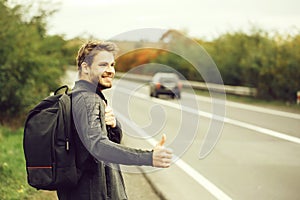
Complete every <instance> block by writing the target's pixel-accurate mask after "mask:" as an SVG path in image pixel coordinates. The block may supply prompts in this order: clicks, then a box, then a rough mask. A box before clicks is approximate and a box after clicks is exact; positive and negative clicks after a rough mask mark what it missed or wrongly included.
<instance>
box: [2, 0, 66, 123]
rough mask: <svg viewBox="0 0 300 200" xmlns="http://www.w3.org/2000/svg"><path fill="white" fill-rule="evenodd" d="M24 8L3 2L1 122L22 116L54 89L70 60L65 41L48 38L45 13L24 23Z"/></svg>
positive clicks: (58, 37) (58, 38)
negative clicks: (67, 55)
mask: <svg viewBox="0 0 300 200" xmlns="http://www.w3.org/2000/svg"><path fill="white" fill-rule="evenodd" d="M24 9H25V8H24V7H22V6H20V5H16V6H15V7H13V8H11V7H9V6H8V5H7V4H6V1H4V0H0V26H1V29H0V43H1V46H0V54H1V58H0V70H1V74H0V88H1V97H0V109H1V114H0V122H1V121H2V122H3V120H4V119H12V118H15V117H16V116H19V115H21V114H22V113H24V111H26V110H27V109H28V107H29V106H32V105H33V104H35V103H37V101H39V100H40V99H42V98H43V97H45V96H46V95H48V94H49V93H50V91H52V90H54V89H55V88H56V87H57V86H58V83H59V78H60V76H61V75H62V74H63V71H64V67H63V66H64V65H66V64H67V60H66V59H65V55H64V53H65V52H64V51H65V48H64V45H65V41H64V39H63V38H62V37H60V36H47V35H46V28H45V22H44V21H45V18H46V17H47V16H48V15H49V14H50V13H51V12H48V11H47V12H46V11H43V10H41V11H40V12H38V13H37V15H36V16H33V17H31V18H30V19H27V20H24V18H25V17H24V16H23V15H22V12H24Z"/></svg>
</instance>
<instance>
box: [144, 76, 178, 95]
mask: <svg viewBox="0 0 300 200" xmlns="http://www.w3.org/2000/svg"><path fill="white" fill-rule="evenodd" d="M181 88H182V84H181V82H180V80H179V78H178V76H177V74H174V73H162V72H158V73H156V74H155V75H154V76H153V78H152V80H151V82H150V96H151V97H157V98H158V97H159V95H161V94H164V95H169V96H171V97H172V98H173V99H174V98H175V97H176V98H178V99H180V98H181Z"/></svg>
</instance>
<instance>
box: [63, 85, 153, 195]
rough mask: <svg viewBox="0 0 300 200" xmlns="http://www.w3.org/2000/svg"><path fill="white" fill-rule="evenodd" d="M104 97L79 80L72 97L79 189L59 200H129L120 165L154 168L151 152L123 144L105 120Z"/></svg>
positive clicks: (119, 133) (95, 89)
mask: <svg viewBox="0 0 300 200" xmlns="http://www.w3.org/2000/svg"><path fill="white" fill-rule="evenodd" d="M105 101H106V100H105V98H104V96H103V94H102V93H101V91H100V90H99V88H97V87H95V86H94V85H93V84H91V83H89V82H87V81H83V80H80V81H77V82H76V83H75V87H74V89H73V95H72V111H73V120H74V124H75V128H76V130H77V133H78V135H77V137H75V143H76V164H77V167H78V170H79V172H80V179H79V183H78V185H77V187H75V188H73V189H71V190H64V191H63V190H61V191H58V197H59V199H60V200H102V199H113V200H118V199H127V196H126V191H125V186H124V181H123V178H122V174H121V171H120V170H119V169H120V168H119V165H118V164H124V165H148V166H151V165H152V151H145V150H138V149H133V148H129V147H125V146H123V145H120V142H121V139H122V130H121V126H120V123H119V122H118V121H117V126H116V127H115V128H111V127H107V126H106V124H105V121H104V114H105V113H104V111H105Z"/></svg>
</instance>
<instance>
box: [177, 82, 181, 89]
mask: <svg viewBox="0 0 300 200" xmlns="http://www.w3.org/2000/svg"><path fill="white" fill-rule="evenodd" d="M178 88H179V89H180V90H181V88H182V83H181V82H178Z"/></svg>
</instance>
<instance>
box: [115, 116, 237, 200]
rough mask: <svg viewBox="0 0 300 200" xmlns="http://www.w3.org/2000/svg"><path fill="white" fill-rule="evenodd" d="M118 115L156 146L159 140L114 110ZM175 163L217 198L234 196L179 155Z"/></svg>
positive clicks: (224, 199) (175, 158) (225, 199)
mask: <svg viewBox="0 0 300 200" xmlns="http://www.w3.org/2000/svg"><path fill="white" fill-rule="evenodd" d="M114 112H115V114H116V116H117V117H118V119H119V120H121V121H122V123H125V124H126V125H127V126H129V127H130V128H132V130H135V131H136V133H138V134H139V135H141V136H142V137H143V138H147V142H149V143H150V144H151V145H152V146H155V145H156V144H157V143H158V141H157V140H155V139H154V138H149V135H148V134H147V133H146V132H145V131H144V130H143V129H141V128H139V127H138V126H137V125H136V124H135V123H133V122H132V121H130V120H129V119H127V118H126V117H124V116H123V115H122V114H121V113H119V112H117V111H114ZM173 160H174V163H175V164H176V165H177V166H178V167H179V168H180V169H182V170H183V171H184V172H185V173H186V174H188V175H189V176H190V177H191V178H193V179H194V180H195V181H196V182H197V183H199V184H200V185H202V186H203V187H204V188H205V189H206V190H207V191H208V192H209V193H211V194H212V195H213V196H214V197H216V198H217V199H222V200H231V199H232V198H231V197H229V196H228V195H227V194H225V193H224V192H223V191H222V190H221V189H219V188H218V187H217V186H216V185H214V184H213V183H212V182H210V181H209V180H208V179H207V178H205V177H204V176H203V175H201V174H200V173H199V172H198V171H196V170H195V169H194V168H193V167H191V166H190V165H188V164H187V163H186V162H184V161H183V160H181V159H180V158H178V157H175V156H174V158H173Z"/></svg>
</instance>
